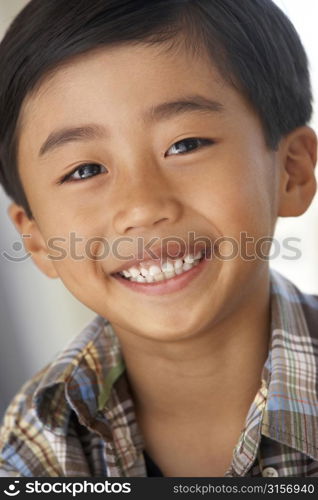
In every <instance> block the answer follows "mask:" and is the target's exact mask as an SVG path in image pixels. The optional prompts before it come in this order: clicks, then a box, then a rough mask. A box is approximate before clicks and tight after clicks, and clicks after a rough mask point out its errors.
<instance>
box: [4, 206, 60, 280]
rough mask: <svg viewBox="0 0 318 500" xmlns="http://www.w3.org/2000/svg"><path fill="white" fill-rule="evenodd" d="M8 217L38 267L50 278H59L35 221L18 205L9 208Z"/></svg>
mask: <svg viewBox="0 0 318 500" xmlns="http://www.w3.org/2000/svg"><path fill="white" fill-rule="evenodd" d="M8 215H9V217H10V219H11V220H12V222H13V224H14V225H15V227H16V228H17V230H18V232H19V233H20V234H21V236H22V238H23V244H24V248H25V249H26V251H27V252H30V254H31V256H32V259H33V261H34V262H35V264H36V265H37V267H38V268H39V269H40V270H41V271H42V272H43V273H44V274H46V276H48V277H49V278H57V277H58V274H57V272H56V270H55V267H54V263H53V261H52V260H51V259H49V258H48V248H47V246H46V243H45V240H44V238H43V236H42V233H41V231H40V228H39V226H38V224H37V222H36V221H35V219H29V217H28V216H27V214H26V212H25V210H24V209H23V208H22V207H21V206H20V205H17V204H16V203H12V204H11V205H10V206H9V208H8Z"/></svg>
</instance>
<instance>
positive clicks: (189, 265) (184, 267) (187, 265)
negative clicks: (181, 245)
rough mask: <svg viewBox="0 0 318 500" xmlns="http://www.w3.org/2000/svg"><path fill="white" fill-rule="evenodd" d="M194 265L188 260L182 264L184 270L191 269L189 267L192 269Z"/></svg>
mask: <svg viewBox="0 0 318 500" xmlns="http://www.w3.org/2000/svg"><path fill="white" fill-rule="evenodd" d="M192 267H193V265H192V264H189V263H188V262H185V263H184V264H183V266H182V269H183V270H184V271H189V269H192Z"/></svg>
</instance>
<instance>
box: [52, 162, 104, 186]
mask: <svg viewBox="0 0 318 500" xmlns="http://www.w3.org/2000/svg"><path fill="white" fill-rule="evenodd" d="M101 169H104V171H105V172H107V170H106V168H105V167H104V166H103V165H101V164H99V163H83V164H82V165H78V166H77V167H76V168H75V169H74V170H72V172H70V173H69V174H66V175H65V176H64V177H62V179H61V180H60V181H59V184H63V182H71V181H76V182H77V181H82V180H85V179H89V178H91V177H95V176H96V175H98V174H100V173H102V172H101Z"/></svg>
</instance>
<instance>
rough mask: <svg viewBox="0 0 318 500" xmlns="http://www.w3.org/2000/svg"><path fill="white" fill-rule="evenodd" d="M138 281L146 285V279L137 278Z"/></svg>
mask: <svg viewBox="0 0 318 500" xmlns="http://www.w3.org/2000/svg"><path fill="white" fill-rule="evenodd" d="M136 281H138V283H146V278H144V277H143V276H140V274H139V276H137V278H136Z"/></svg>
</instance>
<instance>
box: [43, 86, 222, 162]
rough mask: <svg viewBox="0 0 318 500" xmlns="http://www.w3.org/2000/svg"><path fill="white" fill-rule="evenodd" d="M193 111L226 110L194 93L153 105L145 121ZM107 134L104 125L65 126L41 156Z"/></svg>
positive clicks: (53, 135) (50, 139)
mask: <svg viewBox="0 0 318 500" xmlns="http://www.w3.org/2000/svg"><path fill="white" fill-rule="evenodd" d="M193 111H195V112H205V113H206V112H209V113H210V112H213V113H215V112H217V113H218V112H222V111H224V106H223V104H221V103H220V102H217V101H213V100H210V99H207V98H206V97H203V96H200V95H192V96H186V97H184V98H182V99H178V100H177V101H171V102H164V103H161V104H158V105H157V106H153V107H151V108H150V109H149V110H147V111H146V113H144V115H143V119H144V121H145V122H151V123H153V122H157V121H161V120H168V119H169V118H172V117H174V116H178V115H182V114H184V113H188V112H193ZM106 136H107V131H106V129H105V128H104V127H103V126H102V125H97V124H91V125H90V124H88V125H83V126H80V127H64V128H61V129H58V130H55V131H53V132H51V133H50V134H49V136H48V137H47V139H46V140H45V141H44V143H43V144H42V146H41V148H40V151H39V156H40V157H42V156H44V155H45V154H47V153H48V152H49V151H52V150H53V149H56V148H58V147H60V146H63V145H64V144H68V143H71V142H75V141H91V140H96V139H103V138H105V137H106Z"/></svg>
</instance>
